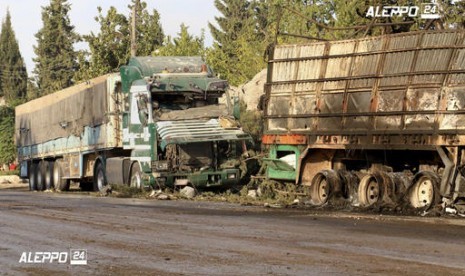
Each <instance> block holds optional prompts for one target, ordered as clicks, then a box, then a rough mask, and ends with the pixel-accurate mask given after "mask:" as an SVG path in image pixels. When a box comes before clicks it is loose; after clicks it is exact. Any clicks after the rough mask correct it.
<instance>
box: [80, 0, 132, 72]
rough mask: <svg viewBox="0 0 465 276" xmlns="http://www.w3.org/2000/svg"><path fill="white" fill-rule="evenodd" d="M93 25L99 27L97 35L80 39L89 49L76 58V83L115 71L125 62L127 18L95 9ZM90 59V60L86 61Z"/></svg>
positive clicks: (127, 33) (113, 11) (127, 52)
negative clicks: (96, 13) (77, 62)
mask: <svg viewBox="0 0 465 276" xmlns="http://www.w3.org/2000/svg"><path fill="white" fill-rule="evenodd" d="M97 10H98V13H99V14H98V16H96V17H95V21H96V22H97V23H99V25H100V32H99V33H98V34H94V33H93V32H91V33H90V34H89V35H84V36H83V40H84V41H86V42H87V43H88V45H89V50H90V53H89V52H83V51H81V52H80V53H79V54H78V60H79V64H80V70H79V72H78V73H77V74H76V79H78V80H83V79H89V78H94V77H97V76H100V75H103V74H107V73H109V72H112V71H115V69H117V68H119V67H120V66H121V65H124V64H125V63H127V61H128V59H129V55H130V52H129V43H130V42H129V25H128V20H127V18H126V17H125V16H124V15H123V14H120V13H118V11H117V10H116V8H115V7H110V9H109V10H108V11H107V14H106V15H103V14H102V8H101V7H98V8H97ZM89 56H90V58H89Z"/></svg>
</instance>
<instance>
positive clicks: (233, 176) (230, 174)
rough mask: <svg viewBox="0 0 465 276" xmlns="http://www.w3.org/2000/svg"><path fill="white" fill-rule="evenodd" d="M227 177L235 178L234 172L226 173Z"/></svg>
mask: <svg viewBox="0 0 465 276" xmlns="http://www.w3.org/2000/svg"><path fill="white" fill-rule="evenodd" d="M228 179H236V174H235V173H228Z"/></svg>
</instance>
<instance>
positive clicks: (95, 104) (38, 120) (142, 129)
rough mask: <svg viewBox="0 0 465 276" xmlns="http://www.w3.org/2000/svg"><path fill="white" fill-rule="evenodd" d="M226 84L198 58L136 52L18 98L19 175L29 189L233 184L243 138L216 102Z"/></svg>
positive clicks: (237, 176)
mask: <svg viewBox="0 0 465 276" xmlns="http://www.w3.org/2000/svg"><path fill="white" fill-rule="evenodd" d="M227 89H228V83H227V82H226V81H225V80H221V79H218V78H217V77H215V75H214V73H213V72H212V70H211V69H210V68H209V67H208V66H207V65H206V64H205V62H204V61H203V60H202V59H201V58H200V57H135V58H131V59H130V61H129V63H128V65H126V66H123V67H121V68H120V73H119V74H117V73H115V74H108V75H105V76H101V77H98V78H94V79H91V80H89V81H87V82H84V83H81V84H78V85H75V86H72V87H70V88H67V89H64V90H61V91H58V92H55V93H53V94H50V95H47V96H44V97H41V98H38V99H35V100H33V101H30V102H28V103H25V104H22V105H19V106H18V107H16V127H15V132H16V133H15V141H16V145H17V151H18V162H19V163H20V176H21V177H22V178H29V187H30V189H31V190H44V189H51V188H55V189H57V190H68V189H69V187H70V184H71V183H79V184H80V185H81V188H85V189H89V190H90V189H93V190H96V191H98V190H103V189H105V186H106V185H107V184H121V185H130V186H132V187H136V188H144V187H150V186H151V187H159V188H162V187H165V186H171V187H173V186H186V185H191V186H194V187H227V186H230V185H235V184H237V183H238V182H239V180H240V178H241V177H242V176H243V175H244V171H243V169H241V168H244V166H243V164H241V162H240V157H241V154H242V153H243V152H244V151H246V144H245V143H246V142H247V141H248V140H250V136H249V135H248V134H246V133H244V132H243V131H242V130H241V128H240V127H239V125H238V124H237V123H236V121H235V120H234V118H233V117H231V112H230V110H232V108H231V106H230V107H229V108H228V107H227V106H226V105H220V104H218V99H219V98H220V97H221V96H222V95H223V94H225V93H226V92H227Z"/></svg>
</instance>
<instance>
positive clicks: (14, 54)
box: [0, 11, 27, 105]
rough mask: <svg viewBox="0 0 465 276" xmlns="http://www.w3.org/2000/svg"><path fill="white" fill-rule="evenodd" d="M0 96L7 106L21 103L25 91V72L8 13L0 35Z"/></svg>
mask: <svg viewBox="0 0 465 276" xmlns="http://www.w3.org/2000/svg"><path fill="white" fill-rule="evenodd" d="M0 64H1V66H0V71H1V78H0V95H3V96H4V97H5V99H6V102H7V103H8V104H9V105H15V104H16V103H19V102H21V100H22V99H24V98H25V96H26V91H27V71H26V66H25V64H24V60H23V57H22V56H21V52H20V51H19V45H18V41H17V39H16V36H15V32H14V31H13V28H12V25H11V16H10V12H9V11H7V13H6V19H5V21H4V22H3V23H2V30H1V33H0Z"/></svg>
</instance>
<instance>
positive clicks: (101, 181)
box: [94, 162, 107, 192]
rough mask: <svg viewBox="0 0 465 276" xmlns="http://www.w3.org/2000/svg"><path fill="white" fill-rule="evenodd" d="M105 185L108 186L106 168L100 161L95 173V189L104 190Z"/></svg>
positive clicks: (97, 190)
mask: <svg viewBox="0 0 465 276" xmlns="http://www.w3.org/2000/svg"><path fill="white" fill-rule="evenodd" d="M105 186H107V178H106V176H105V170H104V169H103V164H102V162H98V164H97V167H95V173H94V191H96V192H99V191H103V190H104V188H105Z"/></svg>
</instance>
